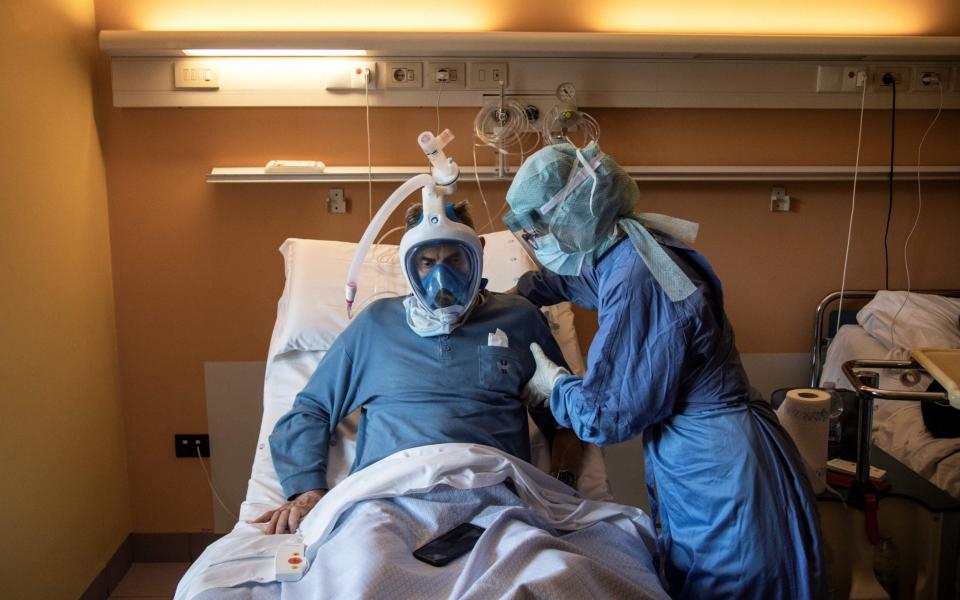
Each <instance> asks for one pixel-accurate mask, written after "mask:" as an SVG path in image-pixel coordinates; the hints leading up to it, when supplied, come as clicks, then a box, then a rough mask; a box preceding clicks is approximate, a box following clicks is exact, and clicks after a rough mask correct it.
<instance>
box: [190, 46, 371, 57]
mask: <svg viewBox="0 0 960 600" xmlns="http://www.w3.org/2000/svg"><path fill="white" fill-rule="evenodd" d="M183 53H184V54H186V55H187V56H366V54H367V51H366V50H351V49H341V48H331V49H312V48H248V49H243V48H185V49H184V50H183Z"/></svg>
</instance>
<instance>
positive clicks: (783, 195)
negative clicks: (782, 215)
mask: <svg viewBox="0 0 960 600" xmlns="http://www.w3.org/2000/svg"><path fill="white" fill-rule="evenodd" d="M770 212H790V195H789V194H787V188H783V187H775V188H773V189H772V190H771V191H770Z"/></svg>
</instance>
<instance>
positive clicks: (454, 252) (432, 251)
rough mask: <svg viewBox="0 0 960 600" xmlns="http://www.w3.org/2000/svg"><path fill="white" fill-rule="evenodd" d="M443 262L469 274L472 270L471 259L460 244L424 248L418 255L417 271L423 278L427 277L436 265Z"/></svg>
mask: <svg viewBox="0 0 960 600" xmlns="http://www.w3.org/2000/svg"><path fill="white" fill-rule="evenodd" d="M440 263H443V264H445V265H447V266H448V267H451V268H453V269H456V270H457V271H459V272H461V273H464V274H467V273H468V272H469V271H470V261H469V260H468V259H467V257H466V255H465V254H464V251H463V249H462V248H460V247H459V246H453V245H450V246H430V247H428V248H424V249H423V250H421V251H420V253H419V254H418V255H417V273H418V274H419V275H420V277H421V278H423V277H426V276H427V273H429V272H430V269H432V268H433V267H434V266H436V265H438V264H440Z"/></svg>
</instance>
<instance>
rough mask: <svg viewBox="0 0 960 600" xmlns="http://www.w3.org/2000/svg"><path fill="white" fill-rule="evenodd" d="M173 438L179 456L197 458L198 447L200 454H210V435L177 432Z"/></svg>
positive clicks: (205, 455)
mask: <svg viewBox="0 0 960 600" xmlns="http://www.w3.org/2000/svg"><path fill="white" fill-rule="evenodd" d="M173 440H174V443H175V444H176V448H175V450H176V454H177V458H197V449H198V448H199V449H200V456H203V457H209V456H210V436H209V435H207V434H205V433H177V434H174V436H173Z"/></svg>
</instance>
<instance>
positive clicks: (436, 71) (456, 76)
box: [426, 62, 467, 90]
mask: <svg viewBox="0 0 960 600" xmlns="http://www.w3.org/2000/svg"><path fill="white" fill-rule="evenodd" d="M464 67H465V65H464V63H448V62H443V63H434V62H432V63H427V73H426V77H427V88H428V89H431V90H439V89H443V90H463V89H466V87H467V72H466V69H465V68H464Z"/></svg>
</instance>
